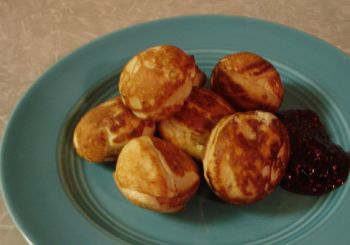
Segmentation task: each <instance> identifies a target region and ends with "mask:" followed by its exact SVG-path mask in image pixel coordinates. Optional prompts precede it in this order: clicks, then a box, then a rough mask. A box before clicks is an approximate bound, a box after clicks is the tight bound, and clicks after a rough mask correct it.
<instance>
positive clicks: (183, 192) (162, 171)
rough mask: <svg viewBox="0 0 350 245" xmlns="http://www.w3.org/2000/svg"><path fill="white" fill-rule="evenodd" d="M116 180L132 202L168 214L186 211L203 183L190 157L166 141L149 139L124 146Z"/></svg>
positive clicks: (137, 139) (144, 137) (140, 139)
mask: <svg viewBox="0 0 350 245" xmlns="http://www.w3.org/2000/svg"><path fill="white" fill-rule="evenodd" d="M113 176H114V180H115V183H116V185H117V187H118V188H119V190H120V191H121V193H122V194H123V195H124V196H125V197H126V198H127V199H128V200H129V201H130V202H132V203H133V204H135V205H138V206H140V207H143V208H147V209H151V210H154V211H158V212H165V213H171V212H176V211H180V210H182V209H184V207H185V205H186V203H187V202H188V201H189V199H190V198H191V197H192V196H193V195H194V194H195V193H196V191H197V189H198V187H199V182H200V176H199V174H198V169H197V166H196V164H195V162H193V160H192V159H191V157H190V156H188V155H187V154H186V153H185V152H183V151H182V150H180V149H179V148H177V147H176V146H174V145H173V144H171V143H169V142H167V141H164V140H162V139H159V138H156V137H149V136H142V137H138V138H135V139H133V140H131V141H130V142H129V143H127V144H126V145H125V146H124V148H123V149H122V151H121V152H120V155H119V157H118V161H117V165H116V170H115V172H114V174H113Z"/></svg>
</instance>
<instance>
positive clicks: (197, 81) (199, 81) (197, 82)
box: [192, 65, 207, 87]
mask: <svg viewBox="0 0 350 245" xmlns="http://www.w3.org/2000/svg"><path fill="white" fill-rule="evenodd" d="M206 81H207V75H205V73H204V72H203V71H202V70H201V69H200V68H199V67H198V66H197V65H196V73H195V77H194V79H193V81H192V85H193V86H195V87H201V86H203V85H204V84H205V82H206Z"/></svg>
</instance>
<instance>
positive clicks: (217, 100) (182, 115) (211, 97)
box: [174, 88, 234, 133]
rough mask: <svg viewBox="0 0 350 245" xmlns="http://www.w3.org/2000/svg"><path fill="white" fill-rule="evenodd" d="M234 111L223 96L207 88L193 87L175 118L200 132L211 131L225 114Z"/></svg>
mask: <svg viewBox="0 0 350 245" xmlns="http://www.w3.org/2000/svg"><path fill="white" fill-rule="evenodd" d="M232 113H234V110H233V109H232V108H231V106H230V105H229V104H228V103H227V102H226V101H225V100H223V99H222V98H221V97H219V96H218V95H216V94H215V93H213V92H212V91H210V90H208V89H205V88H193V89H192V92H191V94H190V96H189V98H188V99H187V100H186V101H185V104H184V106H183V107H182V109H181V110H180V111H179V112H178V113H176V114H175V115H174V119H176V120H177V121H179V122H182V123H184V124H185V125H187V126H188V127H189V128H191V129H192V130H194V131H197V132H198V133H205V132H208V131H210V130H211V129H212V128H213V127H214V126H215V125H216V123H217V122H218V121H219V120H220V119H221V118H222V117H224V116H226V115H229V114H232Z"/></svg>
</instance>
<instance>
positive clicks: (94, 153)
mask: <svg viewBox="0 0 350 245" xmlns="http://www.w3.org/2000/svg"><path fill="white" fill-rule="evenodd" d="M154 131H155V123H154V122H153V121H150V120H145V121H144V120H141V119H139V118H137V117H136V116H135V115H134V114H132V112H131V111H130V110H129V109H128V108H126V107H125V106H124V104H123V103H122V100H121V98H120V97H119V96H118V97H116V98H113V99H111V100H108V101H106V102H104V103H102V104H100V105H98V106H96V107H94V108H92V109H91V110H89V111H88V112H87V113H86V114H85V115H84V116H83V117H82V118H81V119H80V121H79V122H78V124H77V126H76V128H75V129H74V135H73V145H74V148H75V149H76V152H77V153H78V155H80V156H81V157H83V158H85V159H86V160H88V161H90V162H106V161H112V160H116V159H117V156H118V154H119V152H120V150H121V148H122V147H123V146H124V145H125V144H126V143H127V142H128V141H129V140H130V139H132V138H135V137H138V136H141V135H153V133H154Z"/></svg>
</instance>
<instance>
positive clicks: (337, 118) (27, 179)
mask: <svg viewBox="0 0 350 245" xmlns="http://www.w3.org/2000/svg"><path fill="white" fill-rule="evenodd" d="M157 44H172V45H176V46H178V47H180V48H182V49H184V50H185V51H186V52H188V53H190V54H193V55H194V56H195V58H196V60H197V62H198V64H199V66H200V67H201V68H202V69H203V70H204V71H205V72H206V73H207V74H208V75H209V74H210V71H211V69H212V68H213V66H214V64H215V63H216V62H217V60H218V59H219V58H220V57H222V56H223V55H225V54H228V53H232V52H237V51H251V52H255V53H258V54H260V55H262V56H263V57H265V58H266V59H268V60H270V61H271V62H272V63H273V64H274V65H275V66H276V68H277V69H278V71H279V72H280V74H281V76H282V80H283V83H284V86H285V88H286V96H285V101H284V103H283V108H285V109H286V108H310V109H313V110H315V111H316V112H317V113H318V114H319V115H320V117H321V119H322V121H323V122H324V123H325V124H326V126H327V128H328V131H329V133H330V135H331V137H332V139H333V141H335V142H336V143H338V144H340V145H341V146H342V147H343V148H344V149H346V150H349V149H350V140H349V139H350V128H349V123H348V122H350V107H349V106H348V102H349V95H348V93H349V92H348V91H350V83H349V82H348V81H349V78H350V59H349V56H347V55H345V54H344V53H342V52H341V51H340V50H338V49H336V48H334V47H332V46H331V45H329V44H327V43H326V42H324V41H321V40H319V39H317V38H314V37H312V36H309V35H307V34H305V33H303V32H300V31H297V30H294V29H291V28H287V27H284V26H281V25H277V24H273V23H269V22H265V21H260V20H256V19H249V18H243V17H233V16H188V17H176V18H171V19H165V20H160V21H155V22H149V23H145V24H141V25H137V26H133V27H130V28H126V29H123V30H120V31H117V32H114V33H111V34H109V35H106V36H104V37H102V38H99V39H97V40H95V41H93V42H92V43H89V44H87V45H85V46H83V47H82V48H79V49H78V50H76V51H75V52H73V53H72V54H70V55H68V56H67V57H65V58H64V59H62V60H61V61H60V62H59V63H57V64H56V65H54V66H53V67H52V68H51V69H50V70H48V71H47V72H46V73H45V74H44V75H43V76H42V77H41V78H40V79H39V80H38V81H37V82H36V83H35V84H34V85H33V86H32V87H31V89H30V90H29V91H28V92H27V94H26V95H25V96H24V97H23V99H22V100H21V101H20V102H19V104H18V106H17V107H16V109H15V111H14V112H13V114H12V117H11V119H10V121H9V123H8V125H7V128H6V131H5V134H4V138H3V145H2V154H1V181H2V186H3V194H4V199H5V202H6V205H7V207H8V209H9V211H10V214H11V216H12V218H13V219H14V221H15V223H16V225H17V226H18V227H19V229H20V230H21V232H22V234H23V235H24V236H25V237H26V238H27V239H28V240H29V241H30V242H31V243H33V244H116V243H117V244H118V243H122V244H201V245H203V244H295V243H298V244H331V243H332V242H334V241H335V240H336V241H337V244H345V243H346V242H348V241H349V240H350V233H349V232H348V227H349V226H350V208H349V206H350V194H349V188H350V187H349V186H350V182H349V181H348V182H347V183H346V184H345V185H344V186H342V187H340V188H338V189H337V190H336V191H334V192H331V193H330V194H328V195H324V196H321V197H310V196H302V195H297V194H292V193H289V192H286V191H284V190H282V189H280V188H277V189H276V190H275V191H274V192H273V193H272V194H271V195H270V196H268V197H267V198H266V199H264V200H262V201H260V202H257V203H256V204H252V205H249V206H244V207H237V206H232V205H229V204H226V203H224V202H221V201H219V200H218V199H217V198H215V197H214V196H213V194H211V192H210V191H209V190H208V189H207V187H206V186H205V185H202V186H201V188H200V190H199V192H198V193H197V194H196V196H195V197H194V198H193V199H192V200H191V201H190V203H189V204H188V206H187V209H186V210H185V211H183V212H181V213H177V214H171V215H170V214H159V213H155V212H151V211H147V210H144V209H141V208H138V207H136V206H134V205H132V204H130V203H129V202H128V201H127V200H125V199H124V198H123V197H122V196H121V194H120V193H119V191H118V189H117V188H116V186H115V184H114V182H113V178H112V171H113V169H114V166H113V165H106V166H102V165H97V164H88V163H86V162H84V161H83V160H82V159H81V158H79V157H77V156H76V154H75V153H74V151H73V149H72V131H73V129H74V125H75V124H76V122H77V120H78V119H79V118H80V117H81V116H82V115H83V114H84V113H85V112H86V111H87V110H88V109H89V108H91V107H92V106H94V105H96V104H98V103H100V102H102V101H104V100H106V99H107V98H109V97H111V96H114V95H116V94H117V93H118V91H117V83H118V77H119V72H120V71H121V69H122V67H123V65H124V64H125V63H126V61H127V60H128V59H130V57H132V56H133V55H135V54H136V53H138V52H139V51H141V50H143V49H145V48H148V47H150V46H154V45H157Z"/></svg>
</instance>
